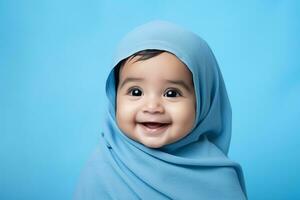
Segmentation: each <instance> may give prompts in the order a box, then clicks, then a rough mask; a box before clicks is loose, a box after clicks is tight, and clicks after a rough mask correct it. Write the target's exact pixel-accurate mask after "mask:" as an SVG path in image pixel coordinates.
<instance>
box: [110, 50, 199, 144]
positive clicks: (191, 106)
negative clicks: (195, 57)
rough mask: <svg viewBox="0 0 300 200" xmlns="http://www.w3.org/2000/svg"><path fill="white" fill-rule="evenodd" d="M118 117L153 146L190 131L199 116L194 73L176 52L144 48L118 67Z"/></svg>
mask: <svg viewBox="0 0 300 200" xmlns="http://www.w3.org/2000/svg"><path fill="white" fill-rule="evenodd" d="M115 72H116V73H115V79H116V91H117V98H116V119H117V124H118V126H119V128H120V129H121V130H122V131H123V132H124V133H125V134H126V135H127V136H128V137H130V138H131V139H133V140H135V141H138V142H140V143H142V144H143V145H145V146H147V147H150V148H160V147H163V146H164V145H167V144H171V143H174V142H176V141H178V140H180V139H181V138H183V137H185V136H186V135H188V134H189V132H190V131H191V129H192V128H193V125H194V121H195V116H196V97H195V92H194V85H193V78H192V73H191V72H190V70H189V69H188V67H187V66H186V65H185V64H184V63H183V62H182V61H181V60H180V59H178V58H177V57H176V56H175V55H174V54H172V53H170V52H167V51H161V50H144V51H140V52H137V53H135V54H133V55H132V56H130V57H128V58H127V59H124V60H122V61H121V62H120V63H119V64H118V65H117V68H116V71H115Z"/></svg>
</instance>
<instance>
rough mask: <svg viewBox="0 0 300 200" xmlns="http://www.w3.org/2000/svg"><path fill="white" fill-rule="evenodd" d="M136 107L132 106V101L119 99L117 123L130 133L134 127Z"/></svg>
mask: <svg viewBox="0 0 300 200" xmlns="http://www.w3.org/2000/svg"><path fill="white" fill-rule="evenodd" d="M135 109H136V108H135V107H134V106H132V103H131V104H130V103H129V102H126V101H124V100H122V99H117V107H116V119H117V124H118V126H119V127H120V129H121V130H122V131H123V132H125V133H129V132H130V130H131V129H132V128H133V126H134V123H135V113H136V112H135Z"/></svg>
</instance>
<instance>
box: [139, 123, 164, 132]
mask: <svg viewBox="0 0 300 200" xmlns="http://www.w3.org/2000/svg"><path fill="white" fill-rule="evenodd" d="M139 125H140V126H141V127H142V129H143V130H144V131H145V132H146V134H150V135H158V134H161V133H163V132H164V131H165V130H167V129H168V128H169V126H170V124H168V125H165V126H161V127H157V128H149V127H147V126H144V125H143V124H139Z"/></svg>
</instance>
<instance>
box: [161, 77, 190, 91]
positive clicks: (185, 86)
mask: <svg viewBox="0 0 300 200" xmlns="http://www.w3.org/2000/svg"><path fill="white" fill-rule="evenodd" d="M166 82H168V83H172V84H176V85H180V86H182V87H184V88H185V89H186V90H187V91H189V92H191V89H190V87H189V86H188V85H187V84H186V83H185V82H184V81H183V80H166Z"/></svg>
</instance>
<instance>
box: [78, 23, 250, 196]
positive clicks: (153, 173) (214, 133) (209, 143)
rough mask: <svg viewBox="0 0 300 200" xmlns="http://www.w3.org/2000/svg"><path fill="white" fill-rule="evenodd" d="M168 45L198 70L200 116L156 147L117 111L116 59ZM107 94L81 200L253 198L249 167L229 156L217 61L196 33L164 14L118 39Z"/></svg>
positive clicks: (226, 108)
mask: <svg viewBox="0 0 300 200" xmlns="http://www.w3.org/2000/svg"><path fill="white" fill-rule="evenodd" d="M145 49H158V50H165V51H168V52H171V53H173V54H174V55H176V56H177V57H178V58H179V59H180V60H181V61H182V62H184V63H185V64H186V66H188V68H189V70H190V71H191V72H192V74H193V81H194V89H195V95H196V105H197V106H196V120H195V124H194V127H193V129H192V130H191V132H190V133H189V134H188V135H187V136H185V137H184V138H183V139H181V140H179V141H177V142H175V143H172V144H168V145H166V146H164V147H161V148H158V149H152V148H149V147H146V146H144V145H143V144H141V143H139V142H136V141H134V140H132V139H130V138H129V137H127V136H126V135H125V134H124V133H123V132H122V131H121V130H120V129H119V127H118V126H117V123H116V117H115V106H116V105H115V103H116V90H115V84H116V83H115V77H114V70H115V66H116V65H117V64H118V63H119V62H120V61H121V60H123V59H125V58H127V57H129V56H131V55H132V54H134V53H136V52H138V51H141V50H145ZM106 95H107V98H108V100H109V103H108V109H107V115H106V118H105V121H104V123H103V131H102V133H101V137H100V141H99V145H98V146H97V148H96V150H95V152H94V154H93V155H92V157H91V159H90V160H89V161H88V163H87V164H86V166H85V169H84V170H83V172H82V174H81V177H80V180H79V184H78V186H77V189H76V191H75V197H74V199H75V200H96V199H130V200H134V199H149V200H158V199H184V200H186V199H189V200H192V199H202V200H206V199H209V200H214V199H216V200H222V199H228V200H235V199H239V200H241V199H247V195H246V188H245V184H244V178H243V172H242V169H241V167H240V165H239V164H237V163H235V162H233V161H231V160H230V159H228V157H227V153H228V149H229V145H230V138H231V118H232V116H231V106H230V102H229V99H228V96H227V92H226V88H225V84H224V80H223V78H222V74H221V71H220V69H219V67H218V63H217V61H216V59H215V57H214V55H213V53H212V51H211V49H210V47H209V46H208V45H207V43H206V42H205V41H204V40H203V39H201V38H200V37H199V36H197V35H196V34H194V33H192V32H189V31H187V30H185V29H183V28H181V27H179V26H177V25H175V24H172V23H170V22H166V21H152V22H148V23H146V24H144V25H142V26H139V27H137V28H135V29H134V30H132V31H131V32H129V33H128V34H127V35H126V36H125V37H124V38H123V40H122V41H121V42H120V44H119V46H118V48H117V51H116V54H115V57H114V59H113V67H112V70H111V72H110V74H109V76H108V78H107V80H106Z"/></svg>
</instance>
